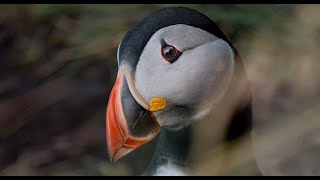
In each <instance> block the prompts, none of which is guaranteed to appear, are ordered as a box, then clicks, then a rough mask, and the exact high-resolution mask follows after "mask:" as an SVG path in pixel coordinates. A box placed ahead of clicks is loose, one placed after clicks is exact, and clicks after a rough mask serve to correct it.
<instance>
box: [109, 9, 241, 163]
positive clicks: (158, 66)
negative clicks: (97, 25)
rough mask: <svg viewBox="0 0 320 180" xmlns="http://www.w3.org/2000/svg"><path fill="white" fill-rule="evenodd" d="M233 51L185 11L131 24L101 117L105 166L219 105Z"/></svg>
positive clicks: (213, 28) (210, 25) (206, 22)
mask: <svg viewBox="0 0 320 180" xmlns="http://www.w3.org/2000/svg"><path fill="white" fill-rule="evenodd" d="M236 56H238V55H237V53H236V50H235V49H234V47H233V46H232V45H231V44H230V42H229V41H228V40H227V38H226V36H225V35H224V34H223V33H222V32H221V30H220V29H219V28H218V27H217V25H216V24H215V23H214V22H213V21H212V20H210V19H209V18H208V17H206V16H205V15H203V14H201V13H199V12H197V11H195V10H192V9H188V8H172V7H171V8H164V9H161V10H158V11H156V12H154V13H153V14H151V15H149V16H148V17H146V18H144V19H143V20H141V21H140V22H138V23H137V24H136V25H134V26H133V27H132V28H131V29H130V30H129V31H128V32H127V33H126V35H125V36H124V38H123V40H122V42H121V43H120V45H119V47H118V52H117V60H118V67H119V69H118V75H117V79H116V82H115V85H114V87H113V89H112V91H111V94H110V97H109V102H108V107H107V113H106V137H107V147H108V153H109V156H110V159H111V161H116V160H118V159H120V158H121V157H123V156H125V155H127V154H128V153H130V152H131V151H133V150H135V149H136V148H138V147H139V146H141V145H143V144H144V143H147V142H148V141H150V140H151V139H153V138H154V137H155V136H156V135H157V134H158V133H159V132H160V129H161V128H168V129H171V130H173V131H177V130H180V129H182V128H184V127H186V126H188V125H190V124H192V123H193V122H194V121H197V120H199V119H201V118H202V117H203V116H205V115H206V113H207V112H209V111H210V110H211V109H212V108H213V107H214V106H215V105H217V104H219V102H220V101H221V99H222V98H223V97H224V96H225V94H226V92H227V90H228V89H229V88H230V83H231V81H232V77H233V76H234V73H235V65H236V61H235V59H236Z"/></svg>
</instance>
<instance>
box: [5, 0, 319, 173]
mask: <svg viewBox="0 0 320 180" xmlns="http://www.w3.org/2000/svg"><path fill="white" fill-rule="evenodd" d="M168 6H185V7H190V8H194V9H196V10H198V11H200V12H202V13H204V14H205V15H207V16H209V17H210V18H211V19H212V20H213V21H215V22H216V23H217V24H218V25H219V27H220V28H221V29H222V31H223V32H224V33H225V34H226V35H227V36H228V38H229V39H230V40H231V42H232V43H233V44H234V46H235V47H236V48H237V49H238V51H239V53H240V55H241V56H242V59H243V61H244V65H245V68H246V71H247V74H248V78H249V80H250V83H251V90H252V92H253V104H254V106H253V110H254V131H253V133H252V137H253V143H254V150H255V153H256V157H257V163H258V165H259V168H260V169H261V171H262V173H263V174H264V175H320V133H319V132H320V119H319V117H320V104H319V100H320V98H319V97H320V81H319V77H320V58H319V57H320V48H319V47H320V21H319V19H320V5H195V4H193V5H173V4H171V5H155V4H154V5H139V4H132V5H0V175H137V174H140V173H141V172H142V171H143V169H144V168H145V166H146V164H147V163H148V160H149V159H150V157H151V156H152V151H148V147H152V145H154V144H155V142H151V143H150V144H149V145H146V146H145V148H142V149H141V150H139V151H137V152H135V153H133V154H132V155H131V156H129V157H127V158H125V159H124V160H122V161H120V162H119V163H116V164H113V165H111V164H110V163H109V162H108V156H107V154H106V153H107V152H106V144H105V108H106V105H107V101H108V97H109V92H110V90H111V88H112V86H113V83H114V81H115V77H116V73H117V65H116V50H117V46H118V44H119V42H120V41H121V39H122V38H123V36H124V34H125V33H126V32H127V31H128V30H129V28H130V27H132V26H133V25H134V24H135V23H136V22H138V21H139V20H141V19H142V18H143V17H145V16H147V15H148V14H150V13H151V12H153V11H155V10H157V9H160V8H162V7H168ZM141 154H143V155H141ZM137 157H139V158H137ZM242 157H246V156H245V155H243V156H242ZM243 159H245V158H243ZM211 160H212V157H210V158H207V159H206V158H205V159H204V161H205V162H203V168H200V169H201V171H199V172H198V173H200V174H201V172H203V174H210V172H204V171H210V168H211V167H212V164H211ZM243 161H245V160H243ZM241 162H242V161H241V160H239V164H238V166H239V167H244V166H245V163H244V164H241Z"/></svg>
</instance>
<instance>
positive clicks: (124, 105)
mask: <svg viewBox="0 0 320 180" xmlns="http://www.w3.org/2000/svg"><path fill="white" fill-rule="evenodd" d="M159 132H160V126H159V124H158V122H157V120H156V118H155V116H154V115H153V114H152V112H150V111H147V110H145V109H144V108H143V107H141V106H140V105H139V104H138V103H137V102H136V101H135V99H134V98H133V96H132V94H131V93H130V90H129V88H128V84H127V80H126V78H125V76H123V75H122V74H121V73H119V75H118V77H117V80H116V83H115V85H114V86H113V89H112V91H111V94H110V97H109V102H108V107H107V112H106V140H107V148H108V153H109V158H110V161H112V162H115V161H117V160H119V159H120V158H122V157H124V156H126V155H127V154H129V153H130V152H132V151H133V150H135V149H137V148H138V147H140V146H141V145H143V144H145V143H147V142H149V141H150V140H152V139H153V138H154V137H156V135H157V134H158V133H159Z"/></svg>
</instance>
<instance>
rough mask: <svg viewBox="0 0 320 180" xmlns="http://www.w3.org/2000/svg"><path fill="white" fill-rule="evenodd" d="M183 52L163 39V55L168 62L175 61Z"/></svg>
mask: <svg viewBox="0 0 320 180" xmlns="http://www.w3.org/2000/svg"><path fill="white" fill-rule="evenodd" d="M181 54H182V53H181V52H180V51H179V50H178V49H177V48H175V47H174V46H172V45H170V44H167V43H166V42H165V41H164V40H163V39H161V55H162V57H163V59H164V60H166V61H167V62H170V63H173V62H174V61H175V60H177V59H178V57H179V56H180V55H181Z"/></svg>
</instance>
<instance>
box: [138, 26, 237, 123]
mask: <svg viewBox="0 0 320 180" xmlns="http://www.w3.org/2000/svg"><path fill="white" fill-rule="evenodd" d="M161 39H164V40H165V41H166V42H167V43H168V44H170V45H172V46H174V47H176V48H177V49H178V50H179V51H181V52H182V54H181V56H179V58H178V59H177V60H176V61H175V62H174V63H172V64H171V63H169V62H167V61H165V60H164V59H163V57H162V56H161V44H160V41H161ZM233 69H234V54H233V51H232V49H231V47H230V46H229V45H228V43H227V42H225V41H224V40H222V39H219V38H217V37H216V36H214V35H212V34H210V33H208V32H206V31H204V30H202V29H199V28H195V27H192V26H188V25H183V24H178V25H172V26H168V27H165V28H162V29H160V30H159V31H157V32H156V33H155V34H154V35H153V36H152V37H151V38H150V40H149V42H148V43H147V45H146V46H145V48H144V50H143V52H142V54H141V56H140V60H139V62H138V64H137V68H136V72H135V84H136V88H137V90H138V91H139V92H140V93H141V95H142V96H143V97H144V98H145V99H146V100H147V101H149V100H150V99H151V98H154V97H161V98H165V99H167V108H170V106H176V105H180V106H186V107H190V108H196V107H198V105H200V104H201V103H202V102H204V101H205V99H206V97H208V96H210V97H215V98H214V99H213V100H214V101H219V99H220V98H221V97H222V96H223V94H224V92H225V91H226V89H227V87H228V84H229V82H230V80H231V77H232V75H233ZM159 113H161V112H159ZM175 119H176V118H175ZM165 121H166V120H160V119H159V123H160V125H168V123H169V122H165ZM170 123H173V122H170ZM175 124H177V122H175Z"/></svg>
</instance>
